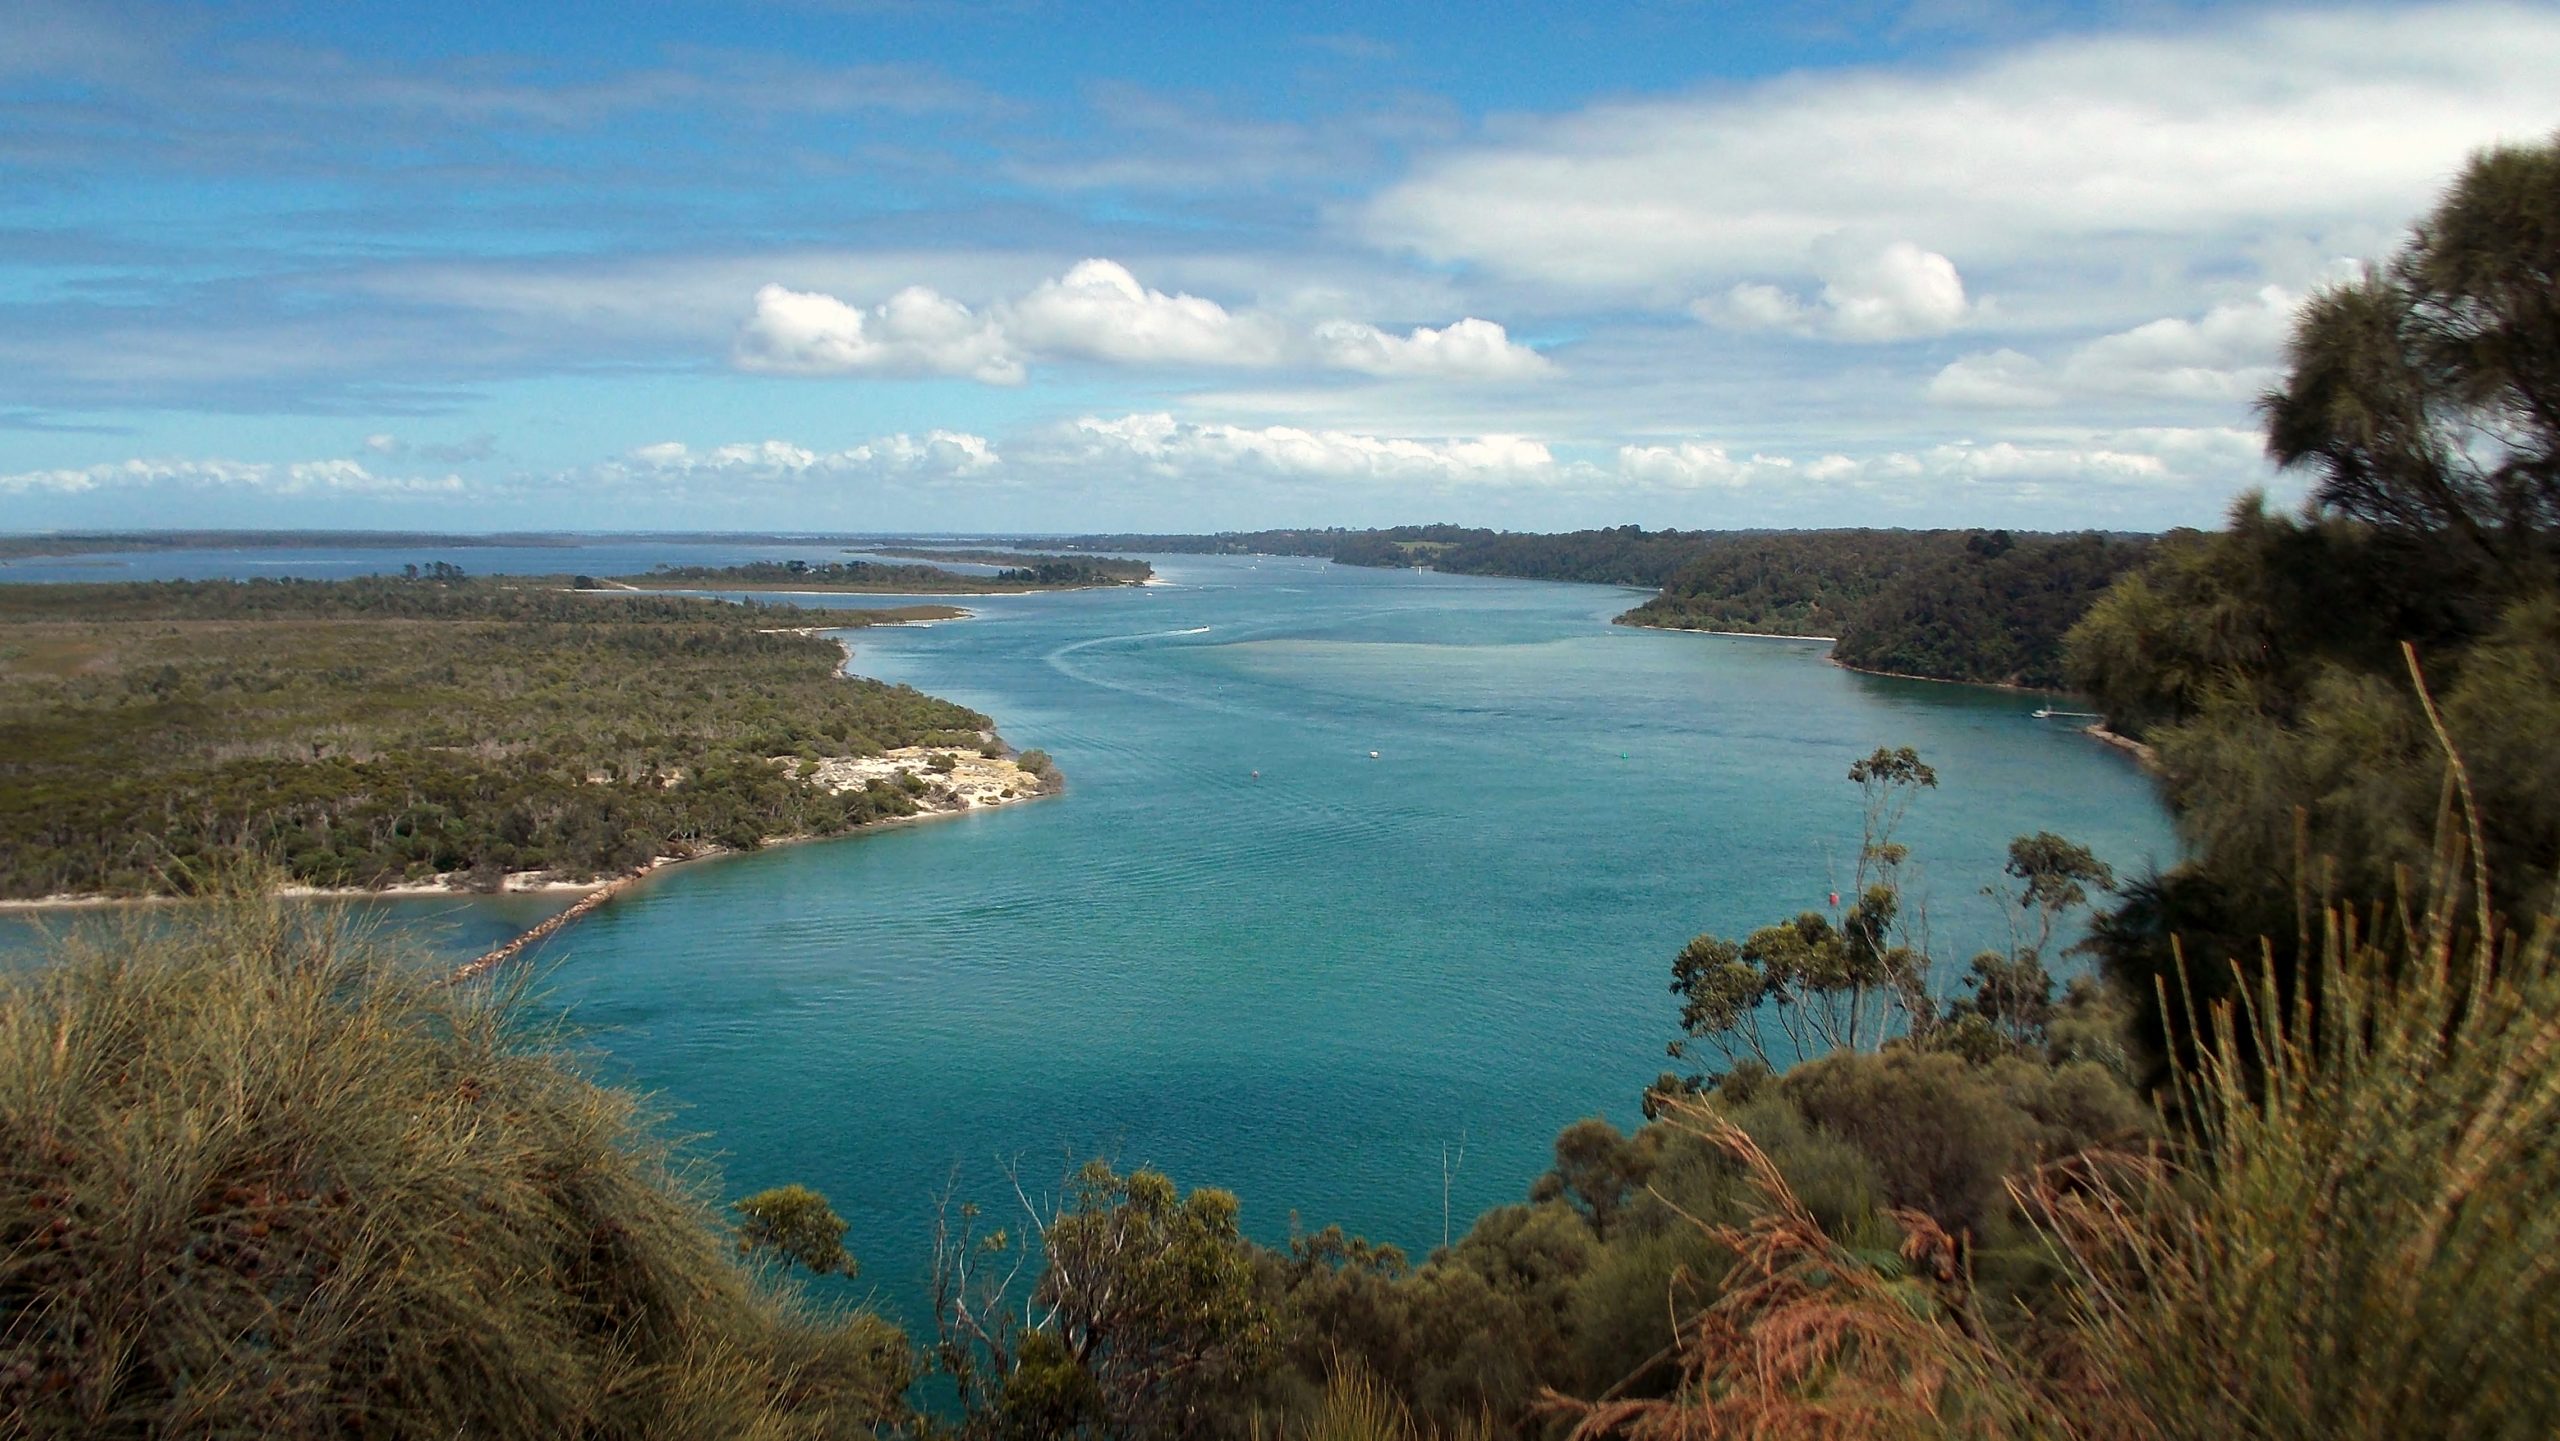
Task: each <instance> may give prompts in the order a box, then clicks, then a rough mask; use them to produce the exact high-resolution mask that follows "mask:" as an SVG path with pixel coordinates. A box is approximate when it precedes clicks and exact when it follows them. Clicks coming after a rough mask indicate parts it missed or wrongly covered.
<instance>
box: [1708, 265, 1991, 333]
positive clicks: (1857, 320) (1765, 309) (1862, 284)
mask: <svg viewBox="0 0 2560 1441" xmlns="http://www.w3.org/2000/svg"><path fill="white" fill-rule="evenodd" d="M1689 308H1690V311H1691V313H1693V314H1695V315H1696V316H1697V317H1698V318H1699V319H1701V320H1705V321H1708V322H1710V323H1713V324H1719V325H1727V326H1732V327H1734V328H1736V329H1743V330H1787V331H1793V332H1795V333H1796V334H1799V335H1827V336H1830V337H1832V338H1833V339H1837V340H1858V341H1887V340H1911V339H1915V338H1918V337H1922V336H1931V335H1944V334H1945V333H1946V332H1948V331H1950V330H1953V329H1955V328H1956V327H1957V326H1958V325H1961V324H1963V323H1964V320H1965V318H1966V316H1967V315H1968V314H1969V313H1970V310H1971V305H1970V303H1969V302H1968V301H1967V300H1966V299H1965V293H1964V278H1963V277H1962V276H1960V275H1958V274H1957V273H1956V266H1955V262H1954V261H1952V260H1949V259H1947V257H1945V256H1943V255H1940V254H1938V253H1936V252H1935V251H1929V250H1923V249H1921V248H1920V247H1919V246H1917V245H1914V244H1912V243H1911V242H1909V241H1907V240H1897V241H1894V242H1893V243H1892V244H1890V245H1887V246H1885V247H1883V248H1882V249H1880V250H1876V251H1873V252H1871V253H1867V254H1862V255H1857V256H1855V257H1839V258H1837V259H1835V261H1834V263H1832V264H1830V265H1829V266H1827V267H1826V271H1825V274H1824V278H1823V286H1822V289H1821V291H1820V292H1819V293H1818V294H1816V295H1815V296H1813V297H1812V298H1811V299H1810V300H1806V299H1799V298H1798V297H1796V296H1794V295H1791V294H1789V293H1788V292H1786V291H1784V290H1781V289H1779V288H1778V287H1777V286H1774V285H1770V284H1768V283H1766V282H1760V281H1745V282H1743V283H1741V284H1738V285H1736V286H1734V287H1733V288H1732V289H1731V290H1728V291H1726V292H1725V293H1724V294H1723V295H1721V296H1715V297H1711V298H1708V299H1704V300H1699V301H1696V302H1693V303H1692V304H1691V305H1690V307H1689Z"/></svg>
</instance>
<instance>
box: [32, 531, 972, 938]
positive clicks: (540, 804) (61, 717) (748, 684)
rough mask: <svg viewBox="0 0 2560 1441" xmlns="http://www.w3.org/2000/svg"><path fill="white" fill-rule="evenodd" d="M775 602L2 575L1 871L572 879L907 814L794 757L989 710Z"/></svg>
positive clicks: (900, 741)
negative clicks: (849, 668)
mask: <svg viewBox="0 0 2560 1441" xmlns="http://www.w3.org/2000/svg"><path fill="white" fill-rule="evenodd" d="M954 613H955V612H953V611H952V610H951V609H950V608H949V607H943V606H914V607H906V608H903V609H899V610H892V611H869V612H865V611H840V610H805V609H796V608H795V609H793V610H790V611H787V612H777V611H773V610H766V609H761V608H757V607H752V606H740V605H731V604H726V603H723V602H718V601H709V600H696V599H683V598H677V597H672V596H634V595H628V594H615V595H610V596H603V595H578V594H573V593H569V592H566V591H563V590H561V589H558V588H557V587H553V586H532V585H511V584H509V583H507V582H502V581H492V580H463V579H454V578H451V577H450V575H449V574H448V576H447V578H442V579H437V578H421V579H417V580H407V579H395V578H379V579H367V580H352V581H335V582H322V581H273V580H260V581H248V582H231V581H185V582H167V583H161V584H133V585H58V586H57V585H41V586H39V585H27V586H0V895H7V896H20V897H25V896H42V895H50V894H56V893H62V892H107V893H115V894H141V893H150V892H158V891H169V890H178V891H184V890H187V889H189V888H191V887H192V886H193V885H194V884H196V882H197V878H198V877H200V876H201V875H203V874H204V873H206V871H207V870H208V869H210V868H217V867H218V866H219V865H221V864H223V863H224V858H225V857H232V856H236V855H238V854H239V853H241V852H243V851H247V852H252V853H258V854H263V855H267V856H270V857H273V858H274V859H275V860H276V861H277V862H278V863H280V864H281V865H283V866H284V867H285V869H286V870H287V872H288V873H289V874H290V875H291V876H292V877H293V878H294V879H296V880H299V881H303V882H308V883H311V884H316V885H324V886H378V885H384V884H389V883H393V882H398V881H403V880H416V879H420V878H423V877H427V876H432V875H436V874H440V873H451V872H473V873H476V874H478V875H479V876H480V877H482V878H484V879H486V880H489V881H494V880H495V879H496V878H497V877H498V876H500V875H502V874H503V873H505V872H507V871H518V870H549V871H553V872H557V873H559V874H562V875H565V876H571V877H583V876H592V875H598V874H603V873H607V872H611V871H615V870H619V869H623V868H626V867H629V866H632V865H636V864H638V863H640V862H643V861H646V860H648V859H650V858H651V857H653V856H659V855H667V854H682V853H687V852H690V851H693V850H696V849H699V848H701V847H705V846H711V845H723V846H730V847H741V848H743V847H751V846H754V845H757V844H759V843H761V842H762V841H763V840H764V839H766V838H768V837H772V836H779V835H794V834H810V835H824V834H832V833H834V832H838V831H843V830H846V829H849V828H851V827H854V826H858V825H861V824H863V823H865V822H867V821H871V820H875V819H878V818H881V817H884V816H900V815H909V814H912V813H914V811H915V809H916V803H915V798H914V795H913V794H912V790H913V789H914V788H909V787H901V786H899V785H896V784H886V783H884V784H880V785H875V786H873V787H872V788H870V789H868V790H860V791H850V792H846V793H843V794H834V793H830V792H828V791H825V790H822V789H820V788H818V787H817V786H815V785H813V784H810V783H808V782H807V781H804V780H802V779H800V777H799V775H798V774H797V772H798V770H799V767H798V766H797V765H796V764H792V763H790V762H788V761H786V762H785V763H783V764H777V763H776V760H775V758H776V757H784V758H796V759H798V760H813V759H816V758H818V757H821V756H844V755H866V754H872V753H875V752H878V751H880V750H883V749H887V748H891V747H896V746H903V745H917V744H953V745H977V744H980V743H982V739H983V734H982V733H986V732H988V730H989V722H988V720H987V718H986V717H985V716H982V715H980V714H978V713H977V712H975V711H972V710H968V709H966V708H964V707H961V706H957V705H953V704H951V703H949V702H947V701H942V700H937V699H935V698H934V697H932V696H928V695H925V694H923V693H921V692H919V691H916V690H914V689H912V688H909V687H906V686H891V685H885V684H882V683H880V682H878V681H872V680H864V679H857V678H848V677H845V676H844V675H842V674H841V673H840V667H841V664H842V660H843V655H842V652H841V651H840V650H839V649H838V647H837V646H836V645H835V643H834V642H832V641H830V640H828V639H826V638H824V637H823V636H819V635H814V634H808V633H805V631H804V630H803V629H802V628H804V627H820V628H830V629H833V628H847V627H858V626H864V625H870V624H874V623H877V622H879V621H884V620H901V619H916V618H927V617H933V616H948V615H951V614H954Z"/></svg>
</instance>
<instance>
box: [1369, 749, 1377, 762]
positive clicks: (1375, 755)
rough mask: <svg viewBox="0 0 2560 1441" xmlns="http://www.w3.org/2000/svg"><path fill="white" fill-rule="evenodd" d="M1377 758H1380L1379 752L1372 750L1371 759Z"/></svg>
mask: <svg viewBox="0 0 2560 1441" xmlns="http://www.w3.org/2000/svg"><path fill="white" fill-rule="evenodd" d="M1377 758H1378V753H1377V752H1376V751H1371V752H1369V759H1371V760H1376V759H1377Z"/></svg>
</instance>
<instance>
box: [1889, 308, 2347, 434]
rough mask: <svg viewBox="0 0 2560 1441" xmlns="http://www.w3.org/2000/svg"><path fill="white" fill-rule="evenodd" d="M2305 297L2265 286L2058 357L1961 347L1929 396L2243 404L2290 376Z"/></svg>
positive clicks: (1959, 402)
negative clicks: (2288, 349)
mask: <svg viewBox="0 0 2560 1441" xmlns="http://www.w3.org/2000/svg"><path fill="white" fill-rule="evenodd" d="M2302 301H2303V297H2302V296H2300V295H2298V294H2296V293H2294V292H2293V291H2290V290H2287V289H2285V288H2284V287H2283V286H2280V285H2269V286H2264V287H2261V288H2260V289H2259V290H2258V291H2257V292H2256V293H2255V294H2252V295H2249V296H2245V297H2242V298H2240V299H2236V300H2227V301H2224V302H2222V303H2220V304H2217V305H2215V306H2213V307H2211V308H2210V309H2208V310H2206V311H2205V312H2204V314H2202V315H2201V316H2198V317H2196V318H2195V319H2192V320H2190V319H2186V318H2183V317H2179V316H2168V317H2164V318H2162V319H2159V320H2153V321H2148V322H2145V323H2144V324H2141V325H2137V326H2134V327H2132V328H2131V329H2129V330H2122V331H2117V332H2115V333H2114V334H2111V335H2102V336H2099V337H2098V338H2096V339H2094V340H2091V341H2089V342H2087V343H2086V344H2083V345H2080V346H2078V347H2076V348H2074V349H2072V350H2071V351H2069V352H2068V353H2066V354H2065V355H2064V356H2063V357H2062V359H2061V360H2060V361H2059V362H2058V363H2055V364H2047V363H2045V362H2043V361H2040V360H2037V359H2036V358H2035V357H2033V356H2030V355H2027V354H2024V353H2022V352H2020V351H2017V350H2012V349H2007V348H2003V349H2000V350H1994V351H1989V352H1986V353H1981V354H1975V355H1967V356H1963V357H1960V358H1959V359H1957V360H1955V361H1952V362H1950V363H1949V364H1948V365H1947V366H1946V367H1945V368H1943V369H1941V370H1940V371H1939V372H1938V373H1937V374H1936V375H1935V376H1934V377H1932V378H1931V379H1930V381H1929V386H1928V396H1929V398H1930V399H1931V400H1933V401H1936V402H1938V403H1940V404H1943V405H1956V406H1969V407H1977V408H1984V409H2014V408H2027V407H2045V406H2053V405H2058V404H2060V403H2062V401H2063V400H2064V399H2065V398H2066V397H2069V398H2076V399H2083V400H2094V399H2105V398H2121V397H2147V398H2152V399H2159V400H2171V401H2198V402H2206V403H2222V404H2231V403H2245V402H2247V401H2249V400H2251V399H2253V398H2254V397H2256V396H2258V395H2260V394H2263V393H2264V392H2266V391H2267V390H2268V389H2269V388H2271V387H2272V386H2273V385H2274V384H2275V383H2276V381H2277V380H2278V378H2279V377H2280V376H2281V375H2282V373H2283V360H2284V344H2285V337H2286V335H2287V334H2288V333H2289V332H2290V330H2291V327H2292V324H2293V316H2294V312H2295V311H2297V310H2299V309H2300V308H2301V306H2302Z"/></svg>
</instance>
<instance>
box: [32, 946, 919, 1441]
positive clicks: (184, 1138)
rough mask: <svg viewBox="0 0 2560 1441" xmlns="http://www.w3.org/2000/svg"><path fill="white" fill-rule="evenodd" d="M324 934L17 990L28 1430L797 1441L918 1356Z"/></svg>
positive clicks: (569, 1069)
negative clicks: (736, 1242)
mask: <svg viewBox="0 0 2560 1441" xmlns="http://www.w3.org/2000/svg"><path fill="white" fill-rule="evenodd" d="M557 1040H558V1038H557V1037H556V1036H552V1035H549V1034H547V1033H546V1032H544V1031H543V1030H542V1028H540V1027H538V1026H536V1025H534V1024H532V1023H531V1022H530V1021H528V1020H527V1019H526V1018H525V1017H524V1016H523V1015H521V1014H519V1013H518V1012H517V1011H516V1010H515V1009H514V1008H513V1007H511V1006H510V1004H509V1003H508V1002H507V1000H506V998H505V997H504V996H499V995H492V994H490V993H489V992H488V991H487V990H486V989H484V988H475V987H452V986H444V985H439V984H436V982H435V979H434V971H433V968H431V967H426V966H423V965H419V964H417V963H415V962H412V961H404V959H403V958H402V957H399V956H397V955H393V954H390V953H388V952H386V951H385V950H383V949H382V948H380V947H378V946H375V945H373V944H371V943H369V942H367V941H366V940H364V939H363V938H361V937H351V936H348V935H345V934H343V933H341V932H339V931H337V930H335V929H333V928H331V927H330V926H329V925H328V924H326V923H321V922H317V921H314V920H312V919H311V918H310V913H309V912H300V913H297V912H293V911H290V910H286V909H282V908H279V907H277V906H274V905H272V904H262V903H256V902H249V901H238V902H226V903H220V905H219V908H218V909H217V910H216V911H214V912H212V913H209V914H207V915H204V916H199V917H196V918H194V919H190V920H187V921H183V922H179V923H175V924H172V923H170V922H169V921H168V919H167V918H166V917H165V915H164V916H155V917H153V918H150V919H148V920H146V921H144V922H140V923H137V924H136V925H135V926H134V927H133V928H132V929H130V930H128V931H126V932H124V933H122V934H120V935H116V936H114V937H113V938H112V939H110V940H105V941H84V942H65V943H63V944H61V945H60V946H59V947H58V948H57V950H56V953H55V954H54V955H53V956H51V957H50V958H49V961H48V963H47V964H46V965H45V966H44V967H43V968H42V969H41V970H40V971H37V972H35V973H32V974H28V975H23V976H19V977H17V978H14V979H13V980H11V981H10V982H9V983H8V984H7V986H6V990H5V994H0V1434H8V1435H38V1436H66V1437H68V1436H81V1437H102V1438H116V1437H136V1438H139V1437H160V1436H189V1437H229V1436H239V1437H250V1436H255V1437H259V1438H265V1441H273V1438H302V1437H315V1438H316V1437H324V1436H325V1437H341V1436H368V1437H370V1436H384V1437H418V1438H428V1437H434V1438H439V1441H445V1438H452V1437H456V1436H470V1437H486V1438H504V1437H526V1438H532V1437H544V1438H550V1437H564V1436H574V1437H587V1438H618V1437H630V1438H639V1437H651V1438H659V1437H676V1438H689V1437H700V1438H704V1441H712V1438H719V1441H729V1438H738V1437H751V1438H798V1437H822V1436H838V1435H867V1434H870V1428H871V1425H872V1423H874V1422H875V1421H878V1420H880V1419H882V1418H884V1417H888V1416H893V1415H897V1414H900V1401H899V1397H900V1393H901V1392H902V1390H903V1388H904V1386H905V1384H906V1382H907V1380H908V1378H909V1374H910V1362H909V1358H908V1352H907V1348H906V1345H905V1342H904V1340H903V1338H902V1337H901V1336H900V1335H899V1334H898V1333H897V1331H896V1330H895V1329H894V1328H892V1327H890V1326H888V1325H886V1324H885V1323H882V1322H880V1321H878V1320H876V1319H875V1318H872V1317H870V1316H867V1315H853V1316H818V1315H815V1314H812V1313H808V1312H805V1311H803V1310H801V1309H799V1308H798V1307H797V1306H796V1305H795V1304H793V1303H791V1302H789V1301H788V1300H787V1299H786V1298H785V1297H782V1296H781V1295H779V1294H777V1293H774V1292H772V1291H771V1290H769V1289H767V1288H766V1286H765V1285H764V1284H763V1283H761V1282H759V1281H758V1280H757V1279H756V1278H755V1277H753V1276H751V1275H750V1274H748V1273H747V1272H744V1271H742V1270H741V1269H739V1266H738V1264H737V1262H736V1261H735V1260H734V1259H733V1258H732V1257H731V1256H730V1254H729V1253H728V1251H727V1249H726V1247H725V1245H724V1236H723V1233H722V1230H721V1228H720V1226H719V1223H718V1221H717V1218H716V1217H715V1216H714V1214H713V1213H712V1211H711V1210H710V1208H709V1207H708V1205H707V1204H706V1200H705V1196H704V1192H703V1190H702V1188H701V1185H700V1178H699V1177H697V1176H695V1175H693V1174H691V1173H690V1171H689V1170H688V1168H687V1166H686V1163H685V1162H684V1160H683V1158H682V1157H681V1156H679V1155H677V1154H675V1153H673V1152H671V1151H670V1150H669V1149H668V1147H667V1146H666V1145H665V1144H664V1143H663V1142H661V1141H660V1140H659V1139H658V1131H657V1130H656V1128H655V1127H654V1125H653V1123H652V1119H651V1118H650V1117H648V1116H647V1115H646V1114H644V1113H643V1112H642V1110H641V1109H640V1107H639V1105H638V1103H637V1101H636V1099H635V1098H634V1097H632V1096H630V1095H628V1094H625V1093H622V1092H618V1091H615V1090H611V1089H608V1088H604V1087H600V1086H597V1085H595V1084H594V1083H592V1082H590V1081H588V1080H586V1079H584V1078H583V1077H582V1076H580V1075H579V1074H578V1073H577V1071H576V1069H575V1068H574V1067H573V1066H571V1065H569V1064H567V1063H565V1062H564V1060H563V1059H562V1056H561V1054H560V1052H559V1051H558V1049H557Z"/></svg>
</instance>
